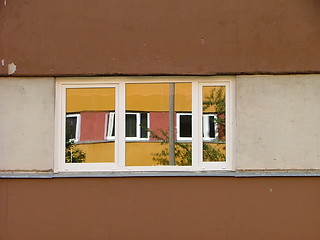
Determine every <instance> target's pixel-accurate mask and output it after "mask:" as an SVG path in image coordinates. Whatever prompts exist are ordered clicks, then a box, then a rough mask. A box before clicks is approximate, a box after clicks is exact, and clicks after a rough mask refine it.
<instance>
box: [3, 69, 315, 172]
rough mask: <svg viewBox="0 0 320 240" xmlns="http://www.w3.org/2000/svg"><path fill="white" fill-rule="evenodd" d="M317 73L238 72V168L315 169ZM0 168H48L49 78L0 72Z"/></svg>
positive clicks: (51, 122)
mask: <svg viewBox="0 0 320 240" xmlns="http://www.w3.org/2000/svg"><path fill="white" fill-rule="evenodd" d="M319 106H320V76H319V75H287V76H271V75H268V76H237V77H236V111H237V112H236V114H237V140H236V142H237V146H236V147H237V162H236V168H237V169H238V170H240V169H244V170H250V169H261V170H263V169H320V161H319V160H320V148H319V146H320V127H318V126H319V119H320V107H319ZM0 133H1V134H0V154H1V155H0V170H41V171H43V170H50V169H52V168H53V151H54V150H53V140H54V138H53V136H54V78H0Z"/></svg>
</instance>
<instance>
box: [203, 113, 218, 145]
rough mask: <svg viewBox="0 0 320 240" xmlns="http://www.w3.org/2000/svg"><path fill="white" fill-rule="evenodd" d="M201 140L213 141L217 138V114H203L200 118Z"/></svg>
mask: <svg viewBox="0 0 320 240" xmlns="http://www.w3.org/2000/svg"><path fill="white" fill-rule="evenodd" d="M202 124H203V128H202V131H203V135H202V136H203V140H204V141H213V140H216V139H217V138H218V127H217V126H218V125H217V114H204V115H203V116H202Z"/></svg>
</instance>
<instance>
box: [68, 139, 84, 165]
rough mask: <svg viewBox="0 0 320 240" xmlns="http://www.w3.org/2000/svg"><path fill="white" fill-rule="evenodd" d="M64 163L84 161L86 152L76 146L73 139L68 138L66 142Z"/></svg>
mask: <svg viewBox="0 0 320 240" xmlns="http://www.w3.org/2000/svg"><path fill="white" fill-rule="evenodd" d="M65 154H66V155H65V156H66V159H65V162H66V163H83V162H85V161H86V153H85V152H84V151H83V150H81V149H79V148H77V145H76V144H74V141H72V140H70V141H68V142H66V153H65Z"/></svg>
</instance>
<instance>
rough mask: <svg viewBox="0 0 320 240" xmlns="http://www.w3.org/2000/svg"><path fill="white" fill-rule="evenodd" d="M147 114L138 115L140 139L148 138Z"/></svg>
mask: <svg viewBox="0 0 320 240" xmlns="http://www.w3.org/2000/svg"><path fill="white" fill-rule="evenodd" d="M148 116H149V115H148V113H145V112H142V113H140V120H141V122H140V136H141V138H148Z"/></svg>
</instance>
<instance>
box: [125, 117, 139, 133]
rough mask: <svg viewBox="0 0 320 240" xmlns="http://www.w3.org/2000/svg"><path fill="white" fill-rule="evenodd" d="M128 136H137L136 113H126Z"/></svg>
mask: <svg viewBox="0 0 320 240" xmlns="http://www.w3.org/2000/svg"><path fill="white" fill-rule="evenodd" d="M126 137H137V115H136V114H128V113H127V114H126Z"/></svg>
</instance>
